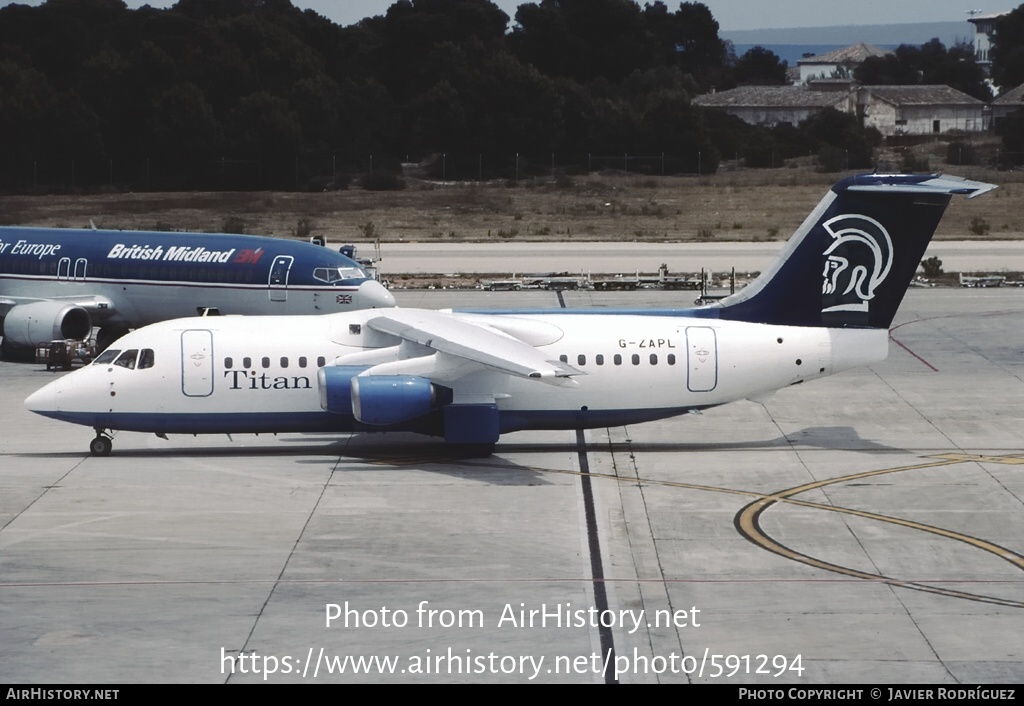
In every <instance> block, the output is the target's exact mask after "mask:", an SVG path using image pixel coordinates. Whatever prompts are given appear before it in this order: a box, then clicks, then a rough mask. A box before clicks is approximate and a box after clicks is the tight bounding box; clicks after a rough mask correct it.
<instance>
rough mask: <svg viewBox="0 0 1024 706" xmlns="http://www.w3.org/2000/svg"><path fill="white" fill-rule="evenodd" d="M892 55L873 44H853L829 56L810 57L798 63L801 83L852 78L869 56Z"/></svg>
mask: <svg viewBox="0 0 1024 706" xmlns="http://www.w3.org/2000/svg"><path fill="white" fill-rule="evenodd" d="M888 54H892V52H891V51H889V50H888V49H881V48H880V47H876V46H873V45H871V44H864V43H863V42H861V43H860V44H853V45H851V46H848V47H843V48H842V49H836V50H835V51H832V52H829V53H828V54H820V55H818V56H808V57H805V58H803V59H799V60H798V61H797V62H796V63H797V66H798V67H800V83H809V82H811V81H813V80H814V79H822V78H852V77H853V70H854V69H856V68H857V67H858V66H860V65H861V63H863V61H864V60H865V59H867V58H868V57H869V56H886V55H888Z"/></svg>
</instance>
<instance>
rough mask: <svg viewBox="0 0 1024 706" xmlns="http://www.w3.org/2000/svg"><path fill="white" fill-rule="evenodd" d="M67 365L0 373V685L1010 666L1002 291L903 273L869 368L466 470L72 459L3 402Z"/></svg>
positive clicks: (586, 299) (1015, 527)
mask: <svg viewBox="0 0 1024 706" xmlns="http://www.w3.org/2000/svg"><path fill="white" fill-rule="evenodd" d="M689 294H692V293H662V292H651V291H638V292H632V293H614V292H613V293H594V292H565V293H561V294H558V293H553V292H541V291H530V292H515V293H513V292H466V291H461V292H460V291H443V290H434V291H402V292H398V293H396V296H397V298H398V300H399V303H400V304H401V305H403V306H422V307H430V308H445V307H451V306H466V307H480V308H486V307H501V306H523V307H541V308H545V307H546V308H557V307H559V306H561V304H562V303H564V304H565V305H566V306H569V307H575V306H635V307H650V306H673V305H677V304H679V298H680V296H682V297H688V296H689ZM559 297H561V300H560V299H559ZM59 374H61V373H55V372H47V371H46V370H45V369H44V366H42V365H36V364H25V363H20V364H19V363H8V362H0V408H2V409H3V410H4V416H3V419H4V425H3V431H2V434H0V683H7V684H71V683H75V684H115V683H116V684H132V683H145V684H149V683H183V682H184V683H225V682H227V683H252V682H267V683H298V682H325V683H452V682H474V683H528V682H532V683H538V682H539V683H607V682H612V681H619V682H621V683H655V682H661V683H725V684H748V685H757V686H758V687H759V688H766V687H777V688H786V689H787V693H789V692H788V689H789V688H790V687H802V686H811V685H837V684H839V685H869V684H871V685H880V684H890V685H898V684H928V685H936V686H938V687H942V688H946V689H956V688H958V685H961V686H963V687H972V688H976V687H977V686H979V685H986V684H1021V683H1024V640H1022V639H1021V632H1022V627H1024V409H1022V404H1021V401H1022V400H1024V290H1021V289H971V290H968V289H914V290H911V291H910V292H909V293H908V295H907V298H906V300H905V301H904V304H903V306H902V308H901V311H900V314H899V317H898V320H897V322H896V325H895V327H894V329H893V332H892V342H891V346H890V355H889V358H888V360H886V361H885V362H883V363H880V364H878V365H874V366H871V367H870V368H864V369H860V370H855V371H850V372H847V373H843V374H841V375H837V376H834V377H831V378H827V379H824V380H820V381H815V382H812V383H809V384H807V385H798V386H795V387H793V388H789V389H786V390H782V391H780V392H778V393H777V394H775V395H774V396H773V397H772V398H771V399H769V400H767V401H766V402H765V403H764V404H758V403H754V402H739V403H735V404H732V405H727V406H724V407H720V408H717V409H713V410H709V411H706V412H704V413H703V414H700V415H687V416H686V417H684V418H677V419H671V420H667V421H662V422H653V423H648V424H641V425H637V426H630V427H616V428H609V429H598V430H591V431H586V432H579V433H577V432H565V431H552V432H520V433H516V434H509V435H507V436H504V437H502V439H501V441H500V442H499V444H498V446H497V450H496V452H495V453H494V454H493V455H492V456H490V457H487V458H460V457H459V456H457V455H455V454H453V453H452V452H451V451H450V450H448V449H446V448H445V446H444V445H443V444H442V443H440V442H439V441H437V440H433V439H429V438H424V437H416V436H412V435H404V434H397V435H363V434H337V435H311V434H307V435H303V434H282V435H279V436H273V435H269V436H268V435H261V436H258V437H254V436H235V437H233V439H228V438H226V437H224V436H211V437H203V436H200V437H191V436H187V437H183V436H171V437H170V438H169V439H168V440H164V439H159V438H156V437H155V436H151V435H143V434H133V433H119V434H117V435H116V437H115V439H114V452H113V454H112V455H111V456H109V457H106V458H98V457H92V456H90V455H89V453H88V444H89V441H90V439H91V438H92V436H93V434H92V431H91V430H89V429H86V428H83V427H75V426H70V425H65V424H62V423H60V422H56V421H52V420H47V419H44V418H42V417H38V416H35V415H32V414H31V413H29V412H27V411H26V410H25V409H24V407H23V406H22V401H23V400H24V398H25V397H26V396H28V395H29V394H30V393H31V392H33V391H34V390H36V389H37V388H39V387H41V386H42V385H43V384H44V383H46V382H48V381H50V380H52V379H53V377H54V375H59Z"/></svg>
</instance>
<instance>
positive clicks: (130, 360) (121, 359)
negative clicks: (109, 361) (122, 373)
mask: <svg viewBox="0 0 1024 706" xmlns="http://www.w3.org/2000/svg"><path fill="white" fill-rule="evenodd" d="M138 357H139V351H138V349H137V348H132V349H130V350H126V351H125V352H124V353H122V354H121V355H119V356H117V360H115V361H114V365H120V366H121V367H122V368H128V369H129V370H135V359H136V358H138Z"/></svg>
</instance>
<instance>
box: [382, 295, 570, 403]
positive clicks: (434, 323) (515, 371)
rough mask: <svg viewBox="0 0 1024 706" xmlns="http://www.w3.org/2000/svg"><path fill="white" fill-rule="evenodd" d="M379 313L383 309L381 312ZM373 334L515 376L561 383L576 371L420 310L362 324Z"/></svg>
mask: <svg viewBox="0 0 1024 706" xmlns="http://www.w3.org/2000/svg"><path fill="white" fill-rule="evenodd" d="M382 311H383V310H382ZM366 325H367V326H369V327H370V328H371V329H373V330H374V331H379V332H381V333H386V334H390V335H392V336H397V337H398V338H401V339H402V340H403V341H408V342H410V343H415V344H417V345H420V346H423V347H425V348H429V349H431V350H434V351H437V352H438V353H443V354H447V355H448V356H454V357H456V358H461V359H462V360H465V361H469V362H471V363H476V364H478V365H480V366H483V367H485V368H490V369H492V370H497V371H500V372H503V373H507V374H509V375H515V376H517V377H523V378H530V379H535V380H540V381H542V382H548V383H551V384H556V385H557V384H562V383H565V382H568V381H567V380H566V378H570V377H572V376H574V375H582V373H581V372H580V371H579V370H576V369H575V368H573V367H571V366H569V365H566V364H565V363H563V362H561V361H558V360H548V357H547V355H545V354H544V353H543V352H541V351H539V350H537V349H536V348H534V347H533V346H531V345H529V344H527V343H524V342H523V341H521V340H519V339H518V338H514V337H513V336H510V335H508V334H506V333H503V332H501V331H499V330H497V329H495V328H492V327H490V326H487V325H486V324H484V323H481V322H479V321H473V322H471V321H464V320H462V319H459V318H458V317H456V316H453V315H451V314H446V313H443V312H439V311H428V310H422V309H389V310H387V311H386V313H382V314H381V315H380V316H375V317H373V318H372V319H370V320H369V321H367V322H366Z"/></svg>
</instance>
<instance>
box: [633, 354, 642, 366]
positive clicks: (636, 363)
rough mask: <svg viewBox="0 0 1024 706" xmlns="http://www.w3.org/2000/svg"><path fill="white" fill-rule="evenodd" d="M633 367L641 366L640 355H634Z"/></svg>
mask: <svg viewBox="0 0 1024 706" xmlns="http://www.w3.org/2000/svg"><path fill="white" fill-rule="evenodd" d="M633 365H640V354H639V353H634V354H633Z"/></svg>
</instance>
